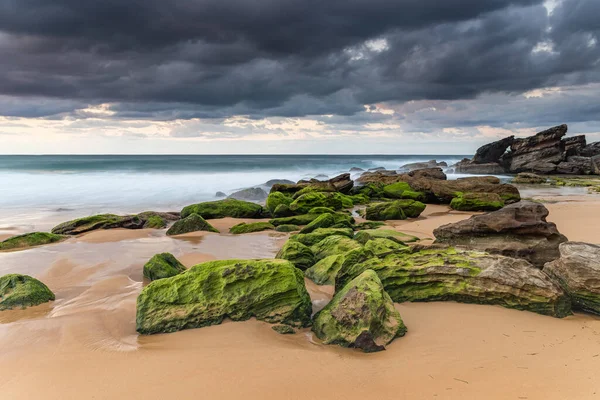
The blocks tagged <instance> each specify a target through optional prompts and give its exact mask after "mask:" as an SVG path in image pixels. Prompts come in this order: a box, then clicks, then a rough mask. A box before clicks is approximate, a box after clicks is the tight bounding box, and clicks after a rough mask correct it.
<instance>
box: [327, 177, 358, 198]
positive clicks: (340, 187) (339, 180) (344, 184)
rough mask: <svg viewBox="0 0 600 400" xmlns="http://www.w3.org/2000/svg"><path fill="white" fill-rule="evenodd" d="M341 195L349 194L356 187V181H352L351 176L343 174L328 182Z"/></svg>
mask: <svg viewBox="0 0 600 400" xmlns="http://www.w3.org/2000/svg"><path fill="white" fill-rule="evenodd" d="M328 182H329V183H330V184H331V185H333V187H334V188H335V189H336V190H337V191H338V192H340V193H344V194H348V193H350V191H351V190H352V187H353V186H354V181H353V180H352V179H350V174H348V173H346V174H341V175H338V176H336V177H334V178H331V179H330V180H329V181H328Z"/></svg>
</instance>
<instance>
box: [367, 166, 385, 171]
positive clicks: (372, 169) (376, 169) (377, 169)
mask: <svg viewBox="0 0 600 400" xmlns="http://www.w3.org/2000/svg"><path fill="white" fill-rule="evenodd" d="M368 170H369V171H385V168H383V167H375V168H369V169H368Z"/></svg>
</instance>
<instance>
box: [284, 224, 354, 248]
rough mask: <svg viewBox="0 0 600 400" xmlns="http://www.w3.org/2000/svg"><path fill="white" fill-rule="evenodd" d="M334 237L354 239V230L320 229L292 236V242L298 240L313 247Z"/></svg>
mask: <svg viewBox="0 0 600 400" xmlns="http://www.w3.org/2000/svg"><path fill="white" fill-rule="evenodd" d="M334 235H338V236H346V237H347V238H350V239H352V237H353V236H354V232H353V231H352V229H348V228H319V229H315V230H314V231H312V232H311V233H298V234H295V235H292V236H291V237H290V240H296V241H298V242H300V243H302V244H303V245H305V246H312V245H315V244H317V243H319V242H320V241H321V240H323V239H325V238H326V237H328V236H334Z"/></svg>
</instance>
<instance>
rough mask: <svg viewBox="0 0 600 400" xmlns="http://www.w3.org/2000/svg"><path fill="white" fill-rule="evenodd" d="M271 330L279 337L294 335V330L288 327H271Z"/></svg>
mask: <svg viewBox="0 0 600 400" xmlns="http://www.w3.org/2000/svg"><path fill="white" fill-rule="evenodd" d="M271 329H273V330H274V331H275V332H277V333H279V334H281V335H293V334H294V333H296V330H295V329H294V328H292V327H291V326H289V325H281V324H280V325H273V326H272V327H271Z"/></svg>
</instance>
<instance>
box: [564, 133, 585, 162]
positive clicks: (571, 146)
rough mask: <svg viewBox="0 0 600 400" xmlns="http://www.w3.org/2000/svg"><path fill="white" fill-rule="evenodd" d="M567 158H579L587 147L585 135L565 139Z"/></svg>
mask: <svg viewBox="0 0 600 400" xmlns="http://www.w3.org/2000/svg"><path fill="white" fill-rule="evenodd" d="M563 143H564V147H565V157H570V156H578V155H579V154H580V153H581V151H582V150H583V149H584V148H585V146H586V140H585V135H577V136H571V137H568V138H564V139H563Z"/></svg>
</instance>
